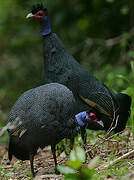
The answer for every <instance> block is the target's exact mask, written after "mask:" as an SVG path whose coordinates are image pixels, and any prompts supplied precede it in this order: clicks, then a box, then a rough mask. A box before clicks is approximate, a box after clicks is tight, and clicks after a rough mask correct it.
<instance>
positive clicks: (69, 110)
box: [8, 83, 91, 176]
mask: <svg viewBox="0 0 134 180" xmlns="http://www.w3.org/2000/svg"><path fill="white" fill-rule="evenodd" d="M75 111H76V103H75V99H74V97H73V94H72V92H71V91H70V90H69V89H68V88H67V87H65V86H64V85H61V84H58V83H50V84H47V85H43V86H40V87H37V88H34V89H30V90H28V91H26V92H25V93H23V94H22V95H21V96H20V97H19V99H18V100H17V102H16V103H15V104H14V106H13V107H12V109H11V112H10V114H9V118H8V123H10V127H9V128H8V132H9V137H10V138H9V149H8V155H9V160H10V161H11V160H12V155H14V156H15V157H16V158H18V159H20V160H30V163H31V170H32V174H33V176H35V173H34V167H33V159H34V156H35V154H36V153H37V150H38V148H39V147H40V148H44V147H45V146H47V145H51V150H52V153H53V158H54V161H55V168H56V166H57V161H56V154H55V146H56V144H57V143H58V142H59V141H61V140H62V139H63V138H69V139H72V138H74V136H75V135H77V133H78V132H79V129H80V128H79V126H83V125H84V124H85V123H86V122H87V121H90V120H91V119H90V118H89V117H90V116H88V113H87V112H83V113H84V114H83V113H82V116H80V115H81V113H80V114H79V115H78V116H77V115H76V117H75ZM56 172H57V171H56Z"/></svg>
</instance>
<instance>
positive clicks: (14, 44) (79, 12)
mask: <svg viewBox="0 0 134 180" xmlns="http://www.w3.org/2000/svg"><path fill="white" fill-rule="evenodd" d="M43 2H44V4H45V5H46V6H47V8H48V11H49V14H50V18H51V23H52V30H53V32H55V33H56V34H57V35H58V36H59V37H60V39H61V40H62V41H63V43H64V44H65V45H66V47H67V48H68V50H69V51H70V53H72V54H73V56H75V58H76V59H77V60H78V62H80V63H81V64H82V65H83V66H84V67H85V68H87V69H88V70H89V71H90V72H92V73H93V74H94V75H95V76H96V77H97V78H98V79H99V80H101V81H102V82H103V83H104V84H106V85H107V86H108V87H109V88H110V89H111V90H112V91H114V92H125V93H127V94H129V95H131V97H132V99H134V3H133V0H90V1H89V0H73V1H72V0H67V1H65V0H64V1H63V0H55V1H54V2H53V1H49V0H44V1H43ZM35 3H40V0H36V1H35V0H23V1H18V0H6V1H4V0H0V40H1V43H0V128H1V127H2V126H4V124H5V123H6V120H7V117H8V113H9V111H10V108H11V106H12V105H13V104H14V102H15V101H16V100H17V98H18V97H19V96H20V94H21V93H23V92H24V91H25V90H27V89H29V88H33V87H36V86H38V85H42V84H43V83H44V72H43V55H42V38H41V36H40V35H39V25H38V24H37V23H36V22H35V21H30V20H27V19H26V18H25V16H26V15H27V13H29V11H30V9H31V5H33V4H35ZM133 109H134V101H132V108H131V118H130V120H129V122H128V124H127V127H129V128H130V129H131V132H132V133H133V134H134V110H133ZM97 133H98V132H93V131H88V143H91V144H92V142H94V143H95V142H96V141H97V138H94V137H96V134H97ZM116 138H118V137H116ZM79 139H80V137H78V138H77V140H79ZM5 141H7V134H6V135H5V136H4V137H2V138H1V139H0V143H1V144H2V143H3V142H5ZM118 141H120V142H122V141H123V142H124V140H122V139H118ZM65 143H67V145H68V148H67V149H66V153H69V143H68V142H65V141H63V142H61V143H60V144H59V146H58V151H59V150H61V151H63V150H65ZM132 143H133V142H131V143H130V142H129V141H127V144H128V146H129V145H130V144H131V145H132ZM78 144H82V141H81V139H80V141H77V142H76V145H78ZM119 147H120V148H121V147H122V146H119ZM100 148H103V147H100ZM107 148H109V146H106V147H105V149H107ZM122 148H123V147H122ZM130 149H131V148H130ZM77 151H78V152H77ZM115 151H116V146H115V149H114V148H113V149H112V150H111V154H110V155H109V156H108V158H107V160H106V159H105V162H108V161H110V160H111V159H114V158H115V156H116V155H115ZM93 152H94V153H97V155H99V156H101V155H100V154H99V153H98V151H97V150H96V149H95V148H94V149H93ZM77 153H81V156H83V159H82V160H81V159H79V158H78V157H76V155H77ZM84 156H85V152H84V151H83V150H82V149H80V148H78V149H77V147H76V148H75V150H74V151H73V152H72V153H71V155H70V160H68V161H67V166H65V167H60V171H61V172H62V173H63V174H65V179H68V180H73V179H77V180H78V179H80V178H81V177H82V178H83V177H84V178H83V179H86V178H87V179H94V178H95V179H96V180H99V179H103V178H104V177H108V176H115V175H116V176H117V177H119V178H120V177H121V176H122V175H125V174H127V173H128V169H129V166H131V165H130V164H132V163H131V162H130V163H126V161H127V162H129V161H130V160H129V161H128V160H122V161H121V162H120V166H118V167H117V168H116V166H112V167H110V168H109V169H107V170H98V171H96V170H95V169H96V166H98V164H101V163H103V162H102V159H103V158H102V159H101V158H100V159H99V160H97V161H96V159H95V160H93V164H94V163H95V164H96V166H95V167H93V168H92V167H91V166H90V163H87V161H86V160H84ZM74 159H75V160H74ZM103 160H104V159H103ZM75 161H77V165H76V163H75ZM85 164H87V165H85ZM126 164H127V165H126ZM89 166H90V167H91V168H89ZM4 170H5V167H3V166H1V167H0V174H1V176H2V177H3V176H4V178H5V179H6V178H7V179H8V178H9V177H10V173H11V172H10V173H9V174H6V173H7V172H6V173H5V171H4ZM10 171H12V169H11V170H10ZM70 171H71V172H72V173H70ZM76 171H77V172H78V173H76ZM4 173H5V174H4ZM27 174H30V172H27ZM70 174H71V175H70Z"/></svg>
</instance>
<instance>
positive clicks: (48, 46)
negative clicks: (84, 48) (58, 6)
mask: <svg viewBox="0 0 134 180" xmlns="http://www.w3.org/2000/svg"><path fill="white" fill-rule="evenodd" d="M26 18H34V19H36V20H37V21H39V22H40V24H41V31H40V34H41V36H42V38H43V56H44V72H45V81H44V82H45V83H52V82H57V83H60V84H63V85H65V86H67V87H68V88H69V89H70V90H71V91H72V92H73V94H74V97H75V99H76V102H77V104H78V107H77V113H79V112H82V111H85V110H89V111H93V112H94V113H95V115H96V117H97V119H100V120H102V121H103V124H104V127H103V128H102V126H99V125H98V124H97V123H95V122H89V123H88V126H87V128H89V129H92V130H105V131H107V132H111V131H114V132H120V131H122V130H123V129H124V128H125V126H126V123H127V121H128V118H129V116H130V106H131V97H130V96H128V95H127V94H123V93H119V94H115V93H113V92H111V91H110V89H109V88H108V87H107V86H105V85H104V84H103V83H102V82H101V81H99V80H98V79H97V78H96V77H95V76H94V75H93V74H91V73H90V72H89V71H88V70H86V69H85V68H83V67H82V66H81V65H80V64H79V63H78V62H77V61H76V60H75V59H74V57H73V56H72V55H71V54H70V53H69V52H68V51H67V49H66V48H65V46H64V45H63V43H62V42H61V40H60V39H59V38H58V36H57V35H56V34H55V33H52V28H51V22H50V18H49V15H48V10H47V8H45V7H44V6H43V4H37V5H35V6H33V8H32V10H31V12H30V13H29V14H28V15H27V16H26ZM81 133H82V138H83V140H84V142H86V138H85V137H86V136H85V127H83V128H81Z"/></svg>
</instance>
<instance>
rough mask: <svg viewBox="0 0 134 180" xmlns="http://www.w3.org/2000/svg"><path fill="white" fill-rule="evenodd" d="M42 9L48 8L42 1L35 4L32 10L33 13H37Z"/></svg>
mask: <svg viewBox="0 0 134 180" xmlns="http://www.w3.org/2000/svg"><path fill="white" fill-rule="evenodd" d="M40 10H44V11H46V10H47V9H46V8H45V7H44V6H43V4H42V3H41V4H36V5H33V7H32V11H31V12H32V14H35V13H37V12H38V11H40Z"/></svg>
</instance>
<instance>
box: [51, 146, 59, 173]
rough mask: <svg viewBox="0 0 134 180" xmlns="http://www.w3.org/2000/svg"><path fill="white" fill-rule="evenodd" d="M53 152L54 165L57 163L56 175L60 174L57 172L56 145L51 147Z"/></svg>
mask: <svg viewBox="0 0 134 180" xmlns="http://www.w3.org/2000/svg"><path fill="white" fill-rule="evenodd" d="M51 151H52V154H53V158H54V163H55V174H59V171H58V170H57V165H58V164H57V159H56V150H55V144H52V145H51Z"/></svg>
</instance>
